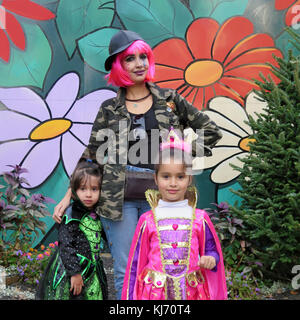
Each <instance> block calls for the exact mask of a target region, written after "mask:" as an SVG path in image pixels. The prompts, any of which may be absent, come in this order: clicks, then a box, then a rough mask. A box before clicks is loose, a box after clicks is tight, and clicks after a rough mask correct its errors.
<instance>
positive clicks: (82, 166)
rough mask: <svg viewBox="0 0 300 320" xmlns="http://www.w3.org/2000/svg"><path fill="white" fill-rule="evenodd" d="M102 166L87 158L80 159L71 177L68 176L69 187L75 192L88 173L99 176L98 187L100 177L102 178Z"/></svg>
mask: <svg viewBox="0 0 300 320" xmlns="http://www.w3.org/2000/svg"><path fill="white" fill-rule="evenodd" d="M102 172H103V168H102V166H100V165H99V164H98V163H95V162H93V161H92V160H89V159H87V160H86V159H81V160H80V161H79V162H78V164H77V166H76V168H75V170H74V172H73V174H72V176H71V178H70V187H71V189H72V190H73V191H74V192H76V191H77V190H78V189H79V188H80V184H81V183H82V181H83V179H85V178H86V177H87V176H88V175H90V176H94V177H97V178H99V188H100V187H101V180H102V179H101V178H102Z"/></svg>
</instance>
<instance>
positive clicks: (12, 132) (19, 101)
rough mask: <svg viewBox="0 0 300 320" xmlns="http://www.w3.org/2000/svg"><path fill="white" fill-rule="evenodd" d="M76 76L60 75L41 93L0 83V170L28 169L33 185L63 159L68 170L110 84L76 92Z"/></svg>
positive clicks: (109, 95)
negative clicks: (4, 85) (12, 165)
mask: <svg viewBox="0 0 300 320" xmlns="http://www.w3.org/2000/svg"><path fill="white" fill-rule="evenodd" d="M79 86H80V79H79V76H78V75H77V74H76V73H74V72H71V73H67V74H65V75H63V76H62V77H61V78H60V79H58V80H57V82H56V83H55V84H54V85H53V87H52V88H51V90H50V91H49V92H48V94H47V96H46V97H45V99H43V98H41V97H40V96H39V95H38V94H37V93H35V92H34V91H33V90H31V89H29V88H27V87H16V88H0V101H1V105H0V110H1V117H0V128H1V130H0V159H1V162H0V172H3V171H6V170H7V167H6V166H7V165H8V164H19V165H22V167H24V168H27V169H28V173H24V177H25V178H26V179H27V181H28V182H29V184H30V187H31V188H35V187H38V186H40V185H41V184H43V183H44V182H45V180H46V179H47V178H48V177H49V176H50V175H51V174H52V173H53V171H54V170H55V168H56V167H57V165H58V163H59V161H60V160H61V161H62V164H63V167H64V169H65V172H66V173H67V175H68V176H70V174H71V173H72V172H73V169H74V167H75V165H76V163H77V161H78V159H79V157H80V156H81V154H82V152H83V151H84V149H85V147H86V145H87V144H88V141H89V136H90V133H91V130H92V125H93V122H94V120H95V117H96V115H97V112H98V110H99V108H100V106H101V104H102V102H103V101H105V100H106V99H109V98H112V97H114V96H115V95H116V94H115V92H114V91H112V90H107V89H99V90H96V91H93V92H91V93H89V94H87V95H85V96H83V97H81V98H78V93H79Z"/></svg>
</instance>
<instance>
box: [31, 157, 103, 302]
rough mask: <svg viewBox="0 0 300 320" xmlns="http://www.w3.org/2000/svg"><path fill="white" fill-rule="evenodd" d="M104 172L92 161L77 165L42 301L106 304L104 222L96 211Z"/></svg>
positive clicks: (44, 280)
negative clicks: (97, 302) (102, 258)
mask: <svg viewBox="0 0 300 320" xmlns="http://www.w3.org/2000/svg"><path fill="white" fill-rule="evenodd" d="M101 177H102V173H101V169H100V167H99V165H98V164H96V163H93V162H92V161H91V160H83V161H81V162H79V164H78V165H77V167H76V169H75V171H74V173H73V175H72V177H71V181H70V187H71V189H72V195H73V200H74V201H73V203H72V204H71V205H70V206H69V207H68V209H67V210H66V213H65V215H64V217H63V221H62V223H61V224H60V225H59V231H58V249H57V251H56V252H55V253H54V254H53V256H52V258H51V260H50V261H49V264H48V266H47V267H46V270H45V272H44V274H43V276H42V279H41V281H40V284H39V287H38V290H37V293H36V299H39V300H73V299H76V300H104V299H107V281H106V275H105V272H104V268H103V264H102V260H101V258H100V243H101V239H102V236H105V234H104V233H103V232H102V227H101V222H100V219H99V216H98V215H97V214H96V213H95V211H94V208H95V207H96V206H97V205H98V201H99V197H100V186H101Z"/></svg>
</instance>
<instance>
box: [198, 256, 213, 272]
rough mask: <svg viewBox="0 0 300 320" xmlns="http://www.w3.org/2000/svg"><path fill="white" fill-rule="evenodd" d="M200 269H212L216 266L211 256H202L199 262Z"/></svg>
mask: <svg viewBox="0 0 300 320" xmlns="http://www.w3.org/2000/svg"><path fill="white" fill-rule="evenodd" d="M199 266H200V268H204V269H209V270H211V269H213V268H214V267H215V266H216V259H215V258H214V257H212V256H202V257H200V262H199Z"/></svg>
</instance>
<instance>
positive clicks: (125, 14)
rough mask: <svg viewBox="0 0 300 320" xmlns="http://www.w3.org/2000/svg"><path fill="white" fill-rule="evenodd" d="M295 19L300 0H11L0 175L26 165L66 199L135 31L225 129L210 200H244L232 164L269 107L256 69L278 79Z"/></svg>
mask: <svg viewBox="0 0 300 320" xmlns="http://www.w3.org/2000/svg"><path fill="white" fill-rule="evenodd" d="M286 26H291V27H292V28H293V29H294V30H295V31H297V32H300V31H298V30H299V29H300V1H299V0H298V1H295V0H114V1H106V0H2V1H0V173H1V172H3V171H7V170H8V169H9V168H8V167H7V165H16V164H18V165H21V166H22V167H24V168H26V169H28V173H24V177H25V178H26V179H27V180H28V182H29V183H30V186H29V189H32V190H33V191H34V192H41V193H43V194H45V195H46V196H48V197H51V198H53V199H54V200H55V201H59V200H60V199H61V197H62V195H63V194H64V193H65V191H66V189H67V186H68V178H69V176H70V174H71V173H72V171H73V169H74V166H75V164H76V163H77V161H78V159H79V157H80V155H81V153H82V152H83V150H84V148H85V146H86V145H87V143H88V139H89V135H90V132H91V128H92V124H93V121H94V119H95V116H96V113H97V111H98V109H99V107H100V105H101V103H102V102H103V101H104V100H106V99H108V98H111V97H113V96H115V94H116V89H117V88H114V87H111V86H107V84H106V81H105V78H104V77H105V74H106V73H105V69H104V61H105V58H106V57H107V55H108V44H109V40H110V38H111V37H112V35H113V34H115V33H116V32H117V31H118V30H119V29H129V30H134V31H136V32H138V33H139V34H140V35H141V36H142V37H143V38H144V39H145V40H146V41H147V42H148V43H149V44H150V45H151V46H152V48H153V51H154V55H155V61H156V77H155V82H156V83H157V84H159V85H160V86H162V87H166V88H174V89H176V90H178V92H179V93H180V94H181V95H183V96H184V97H185V98H186V99H187V100H188V101H190V102H191V103H193V104H194V106H196V107H197V108H198V109H200V110H204V112H207V114H208V115H209V116H210V117H211V118H212V119H213V120H214V121H215V122H216V123H217V124H218V125H219V126H220V127H221V129H222V131H223V138H222V139H221V140H220V141H219V143H218V144H217V146H216V148H214V150H213V155H212V157H209V158H206V159H205V161H204V166H203V169H204V172H203V173H202V174H201V175H199V176H197V179H196V185H197V187H198V189H199V192H200V199H199V205H200V206H201V207H209V206H210V204H211V203H216V202H220V201H227V202H229V203H233V201H235V200H237V199H236V198H235V197H234V196H233V194H232V193H231V192H230V191H229V188H238V184H237V183H236V178H237V177H238V174H239V173H238V172H237V171H234V170H233V169H232V167H231V166H230V164H236V165H239V164H241V165H242V163H241V162H240V160H239V158H242V157H247V153H248V151H249V147H248V145H247V143H248V141H249V135H250V134H251V128H250V127H249V126H248V125H247V124H246V123H245V120H247V119H248V116H249V115H251V116H253V117H255V116H256V113H262V112H264V103H263V102H261V101H258V100H257V99H255V95H254V93H253V92H252V90H253V89H256V88H257V85H256V84H255V82H254V79H260V74H262V75H263V76H265V77H268V76H270V77H271V78H272V79H273V80H274V81H275V82H278V81H279V80H278V79H277V78H276V77H275V76H274V75H272V74H271V73H270V67H269V66H268V65H267V64H266V63H267V62H268V63H271V64H275V65H276V61H275V59H274V55H276V56H279V57H282V56H285V55H286V54H287V52H288V49H289V48H290V47H291V46H290V44H289V41H288V40H289V35H288V34H287V33H286V32H285V31H284V29H285V27H286ZM25 187H26V188H28V186H25ZM53 206H54V205H53ZM49 208H50V210H52V209H53V207H49ZM45 221H46V223H47V226H48V228H49V232H48V235H47V237H49V235H50V234H51V230H52V226H53V220H52V218H51V217H48V218H46V219H45ZM42 240H43V239H42V236H41V237H40V238H39V239H37V242H40V241H42Z"/></svg>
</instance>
